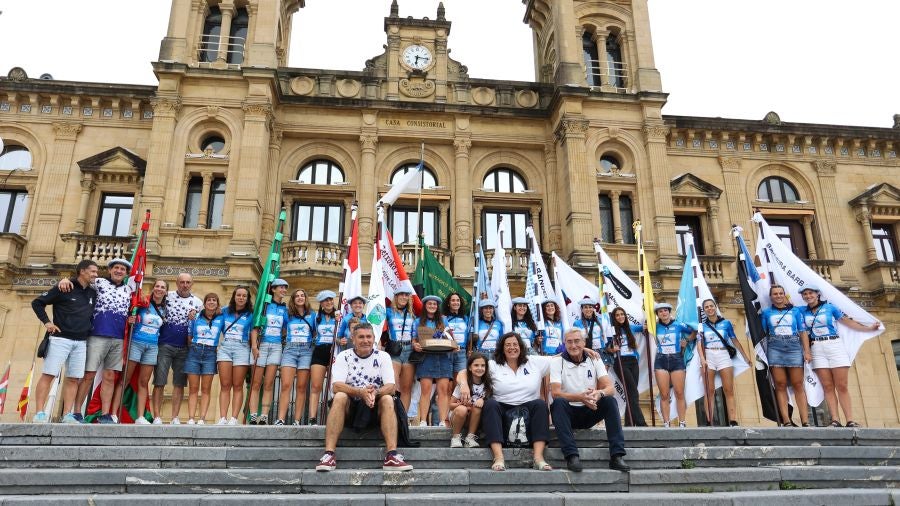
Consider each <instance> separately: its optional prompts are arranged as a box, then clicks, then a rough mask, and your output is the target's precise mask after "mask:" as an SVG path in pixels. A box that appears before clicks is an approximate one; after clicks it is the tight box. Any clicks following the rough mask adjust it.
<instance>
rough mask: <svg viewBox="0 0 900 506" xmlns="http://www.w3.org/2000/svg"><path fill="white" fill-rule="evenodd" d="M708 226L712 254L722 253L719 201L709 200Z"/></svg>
mask: <svg viewBox="0 0 900 506" xmlns="http://www.w3.org/2000/svg"><path fill="white" fill-rule="evenodd" d="M709 228H710V232H711V234H710V235H711V236H712V243H713V255H717V256H718V255H721V254H722V239H721V235H720V231H719V201H718V200H713V199H710V201H709Z"/></svg>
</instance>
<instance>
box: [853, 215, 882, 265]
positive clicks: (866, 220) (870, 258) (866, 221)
mask: <svg viewBox="0 0 900 506" xmlns="http://www.w3.org/2000/svg"><path fill="white" fill-rule="evenodd" d="M856 221H858V222H859V224H860V225H862V228H863V237H864V240H865V244H866V263H867V264H871V263H875V262H877V261H878V255H877V254H876V253H875V242H874V241H873V240H872V237H873V236H872V214H871V213H870V212H869V206H868V205H866V204H862V205H860V206H859V207H858V208H857V210H856Z"/></svg>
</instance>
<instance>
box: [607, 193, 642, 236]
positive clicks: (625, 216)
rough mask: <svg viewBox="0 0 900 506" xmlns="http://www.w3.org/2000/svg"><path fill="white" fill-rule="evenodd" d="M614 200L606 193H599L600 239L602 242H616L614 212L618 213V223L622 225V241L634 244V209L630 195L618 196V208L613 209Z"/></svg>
mask: <svg viewBox="0 0 900 506" xmlns="http://www.w3.org/2000/svg"><path fill="white" fill-rule="evenodd" d="M614 204H615V202H614V201H613V199H612V198H611V197H610V196H609V195H606V194H601V195H600V229H601V230H600V240H601V241H603V242H609V243H613V242H616V238H615V221H614V220H613V216H614V213H619V223H620V225H621V227H622V242H623V243H625V244H634V242H635V241H634V229H633V228H632V224H633V223H634V210H633V204H632V202H631V197H630V196H628V195H620V196H619V208H618V209H615V205H614Z"/></svg>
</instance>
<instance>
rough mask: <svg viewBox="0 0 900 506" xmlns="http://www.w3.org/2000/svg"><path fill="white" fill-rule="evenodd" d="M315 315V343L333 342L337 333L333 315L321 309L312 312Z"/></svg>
mask: <svg viewBox="0 0 900 506" xmlns="http://www.w3.org/2000/svg"><path fill="white" fill-rule="evenodd" d="M313 314H314V315H315V316H316V317H315V319H314V320H313V321H314V322H315V329H314V330H315V332H316V340H315V343H316V345H320V344H331V343H333V342H334V336H335V334H336V333H337V320H336V319H335V318H334V316H329V315H327V314H325V313H323V312H321V311H319V312H318V313H313Z"/></svg>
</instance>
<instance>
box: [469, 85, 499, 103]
mask: <svg viewBox="0 0 900 506" xmlns="http://www.w3.org/2000/svg"><path fill="white" fill-rule="evenodd" d="M495 98H496V94H495V93H494V90H492V89H491V88H485V87H483V86H480V87H478V88H475V89H474V90H472V101H473V102H475V104H477V105H491V104H493V103H494V99H495Z"/></svg>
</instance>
